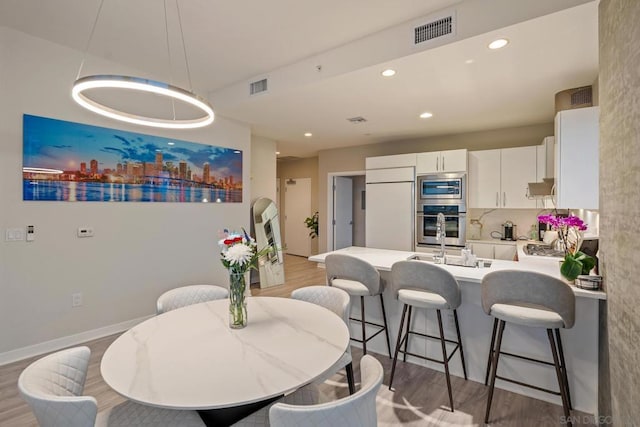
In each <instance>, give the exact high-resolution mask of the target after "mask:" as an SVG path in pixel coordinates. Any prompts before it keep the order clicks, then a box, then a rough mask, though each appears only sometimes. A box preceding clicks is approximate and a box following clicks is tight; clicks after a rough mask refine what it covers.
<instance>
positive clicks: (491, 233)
mask: <svg viewBox="0 0 640 427" xmlns="http://www.w3.org/2000/svg"><path fill="white" fill-rule="evenodd" d="M552 212H553V209H469V211H468V212H467V239H472V238H475V237H477V236H472V234H474V233H475V230H477V227H474V226H473V225H472V221H473V220H479V221H480V223H481V224H482V229H481V232H480V236H479V239H478V240H491V239H500V237H501V234H502V224H503V223H505V222H506V221H511V222H512V223H513V224H515V225H516V226H517V234H518V238H530V236H531V227H532V226H534V227H535V229H536V231H537V229H538V215H542V214H547V213H552ZM562 212H564V213H566V210H564V211H562ZM571 212H572V213H573V214H574V215H578V216H579V217H580V218H582V219H583V220H584V221H585V222H586V223H587V224H588V229H587V234H589V235H595V236H597V235H598V228H599V214H598V211H588V210H584V209H577V210H572V211H571ZM474 222H475V221H474Z"/></svg>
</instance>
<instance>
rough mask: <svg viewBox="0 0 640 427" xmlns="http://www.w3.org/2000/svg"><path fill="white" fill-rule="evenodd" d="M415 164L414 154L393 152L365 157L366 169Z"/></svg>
mask: <svg viewBox="0 0 640 427" xmlns="http://www.w3.org/2000/svg"><path fill="white" fill-rule="evenodd" d="M415 165H416V154H415V153H410V154H394V155H392V156H378V157H367V158H366V159H365V167H366V169H386V168H402V167H407V166H415Z"/></svg>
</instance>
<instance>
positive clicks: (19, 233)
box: [4, 228, 24, 242]
mask: <svg viewBox="0 0 640 427" xmlns="http://www.w3.org/2000/svg"><path fill="white" fill-rule="evenodd" d="M4 239H5V241H7V242H20V241H22V240H24V229H23V228H7V230H6V231H5V235H4Z"/></svg>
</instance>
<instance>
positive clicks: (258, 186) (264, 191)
mask: <svg viewBox="0 0 640 427" xmlns="http://www.w3.org/2000/svg"><path fill="white" fill-rule="evenodd" d="M260 197H267V198H269V199H271V200H273V201H274V202H275V201H276V197H277V194H276V142H275V141H274V140H272V139H267V138H263V137H259V136H252V137H251V203H252V204H253V202H255V201H256V199H258V198H260Z"/></svg>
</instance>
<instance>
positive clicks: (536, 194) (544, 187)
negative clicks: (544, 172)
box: [527, 178, 556, 199]
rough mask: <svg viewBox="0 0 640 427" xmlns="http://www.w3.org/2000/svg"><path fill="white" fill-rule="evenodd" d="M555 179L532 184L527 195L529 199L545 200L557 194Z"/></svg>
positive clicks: (545, 179) (546, 179)
mask: <svg viewBox="0 0 640 427" xmlns="http://www.w3.org/2000/svg"><path fill="white" fill-rule="evenodd" d="M555 182H556V180H555V178H542V182H530V183H529V189H528V191H527V194H528V196H529V198H532V199H533V198H545V197H551V196H553V195H554V194H555Z"/></svg>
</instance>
